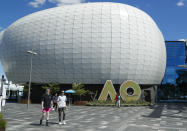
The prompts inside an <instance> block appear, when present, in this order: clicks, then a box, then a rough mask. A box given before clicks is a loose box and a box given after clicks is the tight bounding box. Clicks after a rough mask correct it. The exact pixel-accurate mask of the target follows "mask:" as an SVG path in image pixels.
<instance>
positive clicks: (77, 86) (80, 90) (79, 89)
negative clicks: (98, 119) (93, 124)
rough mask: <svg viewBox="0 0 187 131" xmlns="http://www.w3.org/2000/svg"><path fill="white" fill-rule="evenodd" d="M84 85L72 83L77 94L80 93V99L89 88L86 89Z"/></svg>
mask: <svg viewBox="0 0 187 131" xmlns="http://www.w3.org/2000/svg"><path fill="white" fill-rule="evenodd" d="M83 87H84V85H83V84H82V83H76V82H74V83H73V84H72V89H73V90H74V91H75V95H79V97H80V101H81V96H84V95H85V94H86V93H88V92H89V91H88V90H85V89H84V88H83Z"/></svg>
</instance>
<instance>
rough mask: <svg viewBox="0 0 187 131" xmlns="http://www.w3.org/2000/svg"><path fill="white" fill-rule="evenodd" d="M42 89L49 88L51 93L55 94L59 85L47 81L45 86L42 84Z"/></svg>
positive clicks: (58, 89)
mask: <svg viewBox="0 0 187 131" xmlns="http://www.w3.org/2000/svg"><path fill="white" fill-rule="evenodd" d="M42 88H43V89H45V90H46V89H50V90H51V94H55V93H57V92H59V91H60V85H59V84H58V83H49V84H47V85H45V86H42Z"/></svg>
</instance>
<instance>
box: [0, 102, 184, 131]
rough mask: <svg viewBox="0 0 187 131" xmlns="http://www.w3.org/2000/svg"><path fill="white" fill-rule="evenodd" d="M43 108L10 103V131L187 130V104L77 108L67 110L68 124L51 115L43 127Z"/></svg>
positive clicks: (5, 111)
mask: <svg viewBox="0 0 187 131" xmlns="http://www.w3.org/2000/svg"><path fill="white" fill-rule="evenodd" d="M40 113H41V110H40V105H37V104H32V105H30V109H29V111H27V109H26V105H24V104H15V103H14V104H13V103H8V104H7V105H6V107H4V109H3V114H4V118H5V119H7V121H8V125H7V131H83V130H84V131H187V104H186V105H184V104H159V105H156V106H154V107H122V108H120V109H118V108H114V107H90V106H73V107H71V108H70V110H69V111H67V114H66V116H67V117H66V118H67V125H58V117H57V116H58V115H57V113H56V112H54V111H53V112H52V113H51V116H50V117H51V119H50V127H46V126H44V125H43V126H40V125H39V119H40V116H41V114H40Z"/></svg>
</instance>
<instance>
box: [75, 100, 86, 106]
mask: <svg viewBox="0 0 187 131" xmlns="http://www.w3.org/2000/svg"><path fill="white" fill-rule="evenodd" d="M74 104H75V105H79V106H84V105H87V104H88V101H75V102H74Z"/></svg>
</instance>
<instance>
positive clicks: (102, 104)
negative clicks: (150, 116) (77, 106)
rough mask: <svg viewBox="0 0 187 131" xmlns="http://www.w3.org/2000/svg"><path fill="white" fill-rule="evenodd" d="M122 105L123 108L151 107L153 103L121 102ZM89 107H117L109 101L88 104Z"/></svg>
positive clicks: (141, 101) (96, 101)
mask: <svg viewBox="0 0 187 131" xmlns="http://www.w3.org/2000/svg"><path fill="white" fill-rule="evenodd" d="M120 105H121V106H150V105H151V103H150V102H146V101H143V100H139V101H131V102H124V101H121V103H120ZM87 106H115V102H114V101H111V100H110V101H109V100H107V101H98V100H94V101H90V102H88V104H87Z"/></svg>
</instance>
